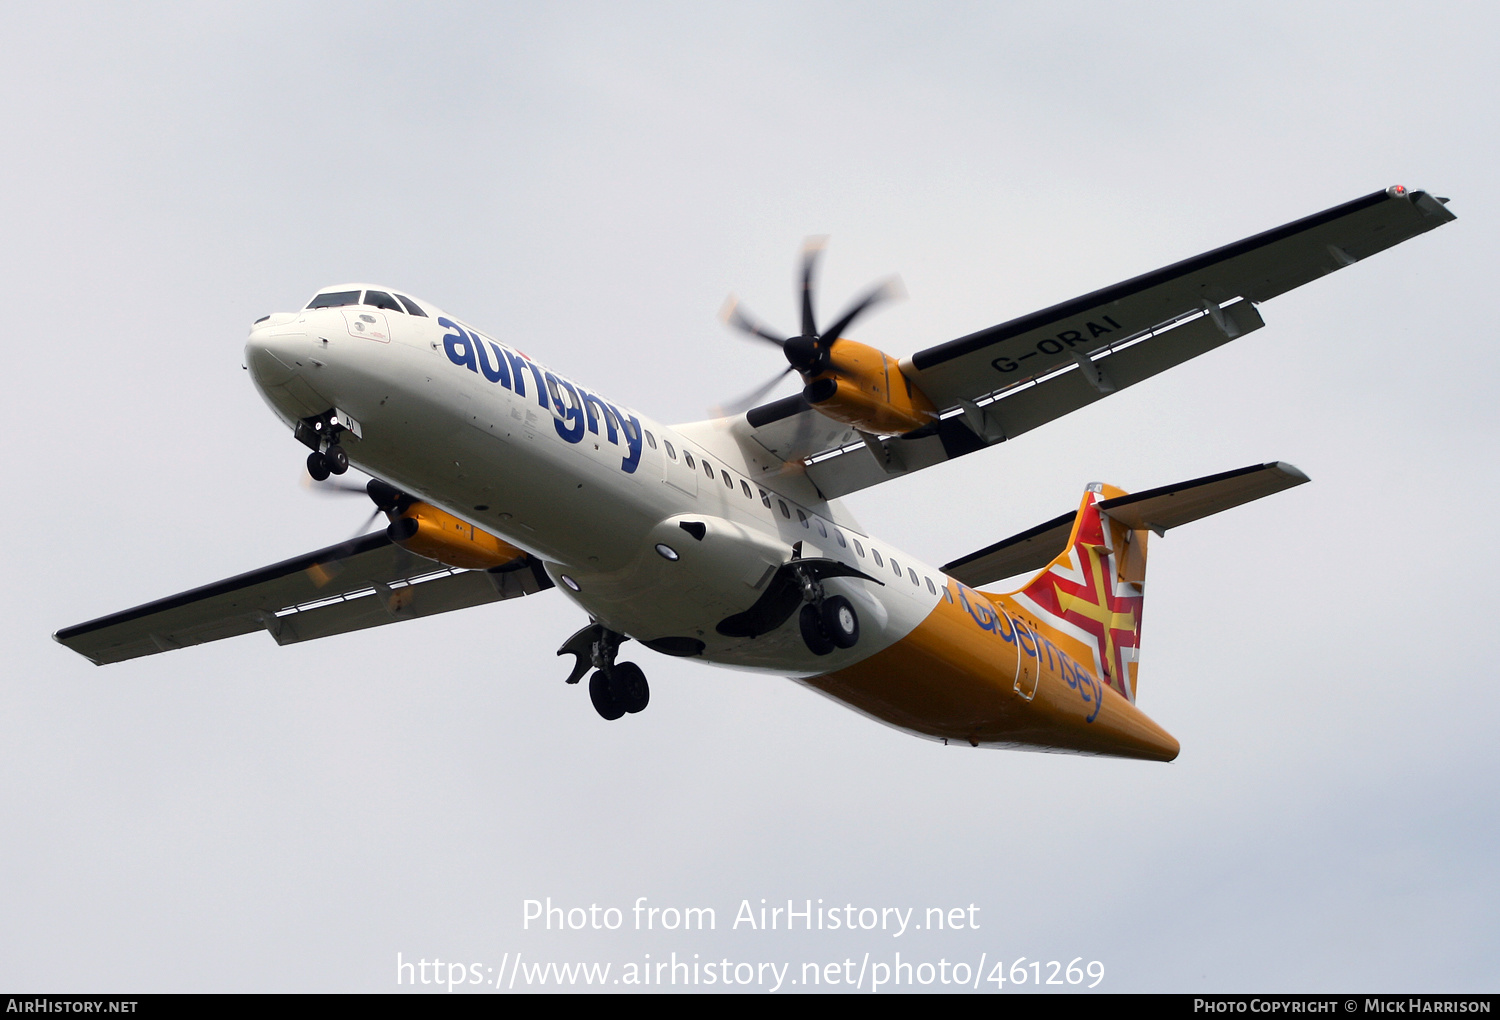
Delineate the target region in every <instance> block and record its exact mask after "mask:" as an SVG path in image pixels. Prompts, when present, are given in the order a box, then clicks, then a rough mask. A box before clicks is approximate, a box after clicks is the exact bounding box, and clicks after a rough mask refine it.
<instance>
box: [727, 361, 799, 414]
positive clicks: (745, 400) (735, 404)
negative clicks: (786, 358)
mask: <svg viewBox="0 0 1500 1020" xmlns="http://www.w3.org/2000/svg"><path fill="white" fill-rule="evenodd" d="M793 371H794V369H793V368H792V366H791V365H788V366H787V367H786V368H784V369H782V370H781V371H780V372H777V373H776V374H775V375H773V376H772V377H771V378H770V380H768V381H767V382H766V383H765V384H764V385H762V386H759V387H757V388H756V389H754V390H752V391H751V392H749V393H747V394H745V395H744V396H743V397H740V398H739V399H738V400H731V401H730V402H729V403H727V404H722V405H720V406H719V407H715V408H713V409H712V410H711V412H710V413H712V415H713V416H714V417H715V418H732V417H734V416H735V415H737V414H744V413H745V412H746V411H748V410H750V408H752V407H754V406H755V405H756V404H759V403H760V402H761V401H762V400H763V399H764V398H765V396H766V394H767V393H770V392H771V390H773V389H775V388H776V384H777V383H779V382H781V380H783V379H785V378H786V377H787V376H789V375H791V374H792V372H793Z"/></svg>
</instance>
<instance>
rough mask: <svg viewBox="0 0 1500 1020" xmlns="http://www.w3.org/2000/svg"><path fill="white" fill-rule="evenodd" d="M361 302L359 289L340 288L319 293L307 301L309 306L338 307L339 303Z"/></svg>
mask: <svg viewBox="0 0 1500 1020" xmlns="http://www.w3.org/2000/svg"><path fill="white" fill-rule="evenodd" d="M357 304H359V291H357V290H340V291H333V292H331V293H328V294H319V295H318V296H317V297H315V298H313V299H312V300H311V301H309V302H308V303H307V307H308V308H337V307H338V306H339V305H357Z"/></svg>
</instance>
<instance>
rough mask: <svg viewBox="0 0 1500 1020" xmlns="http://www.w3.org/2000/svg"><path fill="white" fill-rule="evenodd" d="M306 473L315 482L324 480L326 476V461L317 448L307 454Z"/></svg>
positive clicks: (327, 470) (327, 472) (327, 471)
mask: <svg viewBox="0 0 1500 1020" xmlns="http://www.w3.org/2000/svg"><path fill="white" fill-rule="evenodd" d="M307 473H308V474H309V475H311V476H312V480H313V481H315V482H321V481H325V480H326V479H327V478H328V474H329V468H328V461H327V459H326V458H324V456H323V455H322V454H321V453H319V452H318V451H317V450H314V451H313V452H312V453H309V454H308V455H307Z"/></svg>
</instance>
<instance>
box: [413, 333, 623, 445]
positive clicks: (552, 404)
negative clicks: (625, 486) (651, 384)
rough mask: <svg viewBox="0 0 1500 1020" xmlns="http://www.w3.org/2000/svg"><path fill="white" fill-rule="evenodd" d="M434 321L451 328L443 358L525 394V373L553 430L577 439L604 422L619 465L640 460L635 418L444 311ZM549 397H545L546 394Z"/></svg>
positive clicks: (520, 394)
mask: <svg viewBox="0 0 1500 1020" xmlns="http://www.w3.org/2000/svg"><path fill="white" fill-rule="evenodd" d="M438 325H439V326H442V327H443V328H444V329H447V330H450V331H451V332H448V333H445V334H444V335H443V350H444V352H445V353H446V354H447V355H448V360H449V361H451V362H452V363H453V364H455V365H457V366H459V367H460V368H467V369H468V370H469V371H470V372H473V373H475V374H476V375H483V376H484V378H485V379H486V380H488V381H489V382H492V383H496V384H498V385H500V386H503V387H505V388H506V389H508V390H510V391H511V392H513V393H514V394H515V395H516V396H518V397H524V396H526V373H527V372H530V373H531V377H532V380H533V381H534V383H535V386H536V401H537V404H538V406H540V407H541V408H542V409H543V410H550V411H551V412H552V427H553V428H554V429H556V431H557V434H558V436H559V437H560V438H561V439H563V440H565V441H567V442H569V443H573V444H575V445H576V444H578V443H581V442H583V437H584V433H585V432H592V433H593V434H594V435H596V436H597V435H599V423H600V421H601V420H602V421H603V422H604V430H605V431H604V438H605V439H606V440H608V441H609V443H610V444H612V445H614V446H619V445H620V440H621V438H622V437H623V438H624V440H625V456H624V457H622V458H621V459H620V470H621V471H624V472H625V473H626V474H627V475H629V474H634V473H635V469H636V468H638V467H639V466H640V463H641V438H642V431H641V421H640V419H639V418H637V417H636V416H635V415H633V414H629V413H627V412H625V411H622V410H620V408H618V407H615V406H614V405H613V404H611V403H609V402H608V401H605V400H603V399H601V398H600V397H597V396H595V395H594V394H592V393H590V392H589V391H588V390H586V389H584V388H583V387H582V386H579V385H577V384H575V383H571V382H569V381H568V380H566V379H564V378H562V377H561V376H559V375H555V374H554V373H552V372H548V371H546V370H544V369H543V368H542V367H541V366H540V365H538V364H537V363H536V362H534V361H532V360H531V359H530V358H528V357H526V356H525V355H524V354H520V353H518V352H516V351H513V350H511V349H510V348H508V347H505V346H502V345H501V344H498V343H496V342H495V341H493V340H491V339H489V338H488V337H482V336H479V335H477V334H476V333H474V332H473V331H472V330H468V329H465V328H464V327H462V326H460V325H459V324H458V323H456V322H454V321H453V320H452V319H450V318H448V317H446V316H444V317H442V318H440V319H438ZM549 394H550V395H551V399H550V400H549V399H548V395H549Z"/></svg>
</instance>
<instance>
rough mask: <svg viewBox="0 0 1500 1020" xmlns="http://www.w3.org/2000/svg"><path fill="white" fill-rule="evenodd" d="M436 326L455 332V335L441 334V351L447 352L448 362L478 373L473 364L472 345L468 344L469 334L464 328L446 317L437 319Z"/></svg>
mask: <svg viewBox="0 0 1500 1020" xmlns="http://www.w3.org/2000/svg"><path fill="white" fill-rule="evenodd" d="M438 325H439V326H442V327H443V328H444V329H452V330H457V332H456V333H445V334H443V350H445V351H447V352H448V360H449V361H451V362H453V363H454V364H455V365H462V366H464V367H465V368H467V369H468V370H469V371H470V372H477V371H479V369H478V367H477V366H476V365H475V364H474V345H473V344H471V343H470V342H469V334H467V333H465V332H464V328H463V327H462V326H460V325H459V324H458V323H456V322H454V321H453V320H452V319H450V318H448V317H447V316H443V317H442V318H440V319H438Z"/></svg>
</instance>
